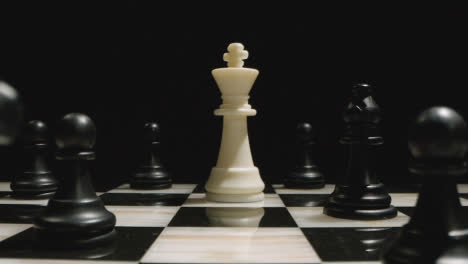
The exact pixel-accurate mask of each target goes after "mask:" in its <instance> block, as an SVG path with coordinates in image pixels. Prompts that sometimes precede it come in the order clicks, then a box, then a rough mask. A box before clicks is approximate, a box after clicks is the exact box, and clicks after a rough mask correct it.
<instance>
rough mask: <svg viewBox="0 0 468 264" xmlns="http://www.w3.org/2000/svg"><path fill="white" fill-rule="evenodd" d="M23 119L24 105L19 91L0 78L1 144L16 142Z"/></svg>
mask: <svg viewBox="0 0 468 264" xmlns="http://www.w3.org/2000/svg"><path fill="white" fill-rule="evenodd" d="M22 121H23V107H22V104H21V100H20V98H19V95H18V93H17V92H16V90H15V89H14V88H13V87H11V86H10V85H9V84H8V83H6V82H4V81H2V80H0V145H10V144H12V143H13V142H14V140H15V138H16V136H17V134H18V129H19V127H20V124H21V122H22Z"/></svg>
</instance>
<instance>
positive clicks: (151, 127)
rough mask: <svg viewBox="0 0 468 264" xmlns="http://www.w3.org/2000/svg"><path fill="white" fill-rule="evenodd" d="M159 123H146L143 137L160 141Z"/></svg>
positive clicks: (150, 140)
mask: <svg viewBox="0 0 468 264" xmlns="http://www.w3.org/2000/svg"><path fill="white" fill-rule="evenodd" d="M159 134H160V129H159V125H158V124H157V123H154V122H149V123H146V124H145V126H144V128H143V139H144V140H145V141H147V142H159Z"/></svg>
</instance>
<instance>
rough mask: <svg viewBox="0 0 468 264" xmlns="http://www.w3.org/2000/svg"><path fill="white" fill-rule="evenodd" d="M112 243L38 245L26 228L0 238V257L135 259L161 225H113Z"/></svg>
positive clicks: (152, 240)
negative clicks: (65, 246) (114, 236)
mask: <svg viewBox="0 0 468 264" xmlns="http://www.w3.org/2000/svg"><path fill="white" fill-rule="evenodd" d="M115 229H116V231H117V239H116V241H115V243H113V244H111V245H108V246H106V247H100V248H92V249H87V250H79V249H70V250H63V249H60V250H56V249H46V248H42V247H41V248H39V247H38V246H37V241H35V234H34V233H35V230H34V228H29V229H26V230H25V231H23V232H20V233H18V234H16V235H14V236H12V237H10V238H8V239H6V240H3V241H2V242H0V258H32V259H40V258H46V259H100V260H117V261H137V260H139V259H141V258H142V257H143V254H144V253H145V252H146V250H147V249H148V248H149V247H150V246H151V244H152V243H153V242H154V240H155V239H156V238H157V237H158V236H159V234H161V232H162V230H163V228H162V227H116V228H115Z"/></svg>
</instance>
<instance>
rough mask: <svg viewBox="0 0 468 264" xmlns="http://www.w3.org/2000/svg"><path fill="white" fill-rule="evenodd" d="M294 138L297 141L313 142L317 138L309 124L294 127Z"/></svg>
mask: <svg viewBox="0 0 468 264" xmlns="http://www.w3.org/2000/svg"><path fill="white" fill-rule="evenodd" d="M296 137H297V140H298V141H313V140H315V139H316V137H317V132H316V131H315V129H314V128H313V127H312V125H311V124H310V123H306V122H304V123H299V124H298V125H297V127H296Z"/></svg>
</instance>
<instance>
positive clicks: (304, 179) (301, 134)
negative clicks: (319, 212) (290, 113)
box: [284, 123, 325, 189]
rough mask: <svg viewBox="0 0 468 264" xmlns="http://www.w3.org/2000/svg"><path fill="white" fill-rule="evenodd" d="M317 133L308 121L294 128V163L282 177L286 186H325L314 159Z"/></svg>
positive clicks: (305, 187) (304, 187)
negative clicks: (292, 167) (291, 168)
mask: <svg viewBox="0 0 468 264" xmlns="http://www.w3.org/2000/svg"><path fill="white" fill-rule="evenodd" d="M316 143H317V133H316V131H315V130H314V129H313V127H312V126H311V125H310V124H309V123H300V124H299V125H297V128H296V165H295V167H294V169H293V170H292V171H291V172H289V173H288V175H287V176H286V178H285V179H284V186H285V187H286V188H301V189H309V188H310V189H318V188H323V187H324V186H325V178H324V177H323V174H322V172H321V171H320V169H319V168H318V166H317V164H316V163H315V160H314V147H315V144H316Z"/></svg>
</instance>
